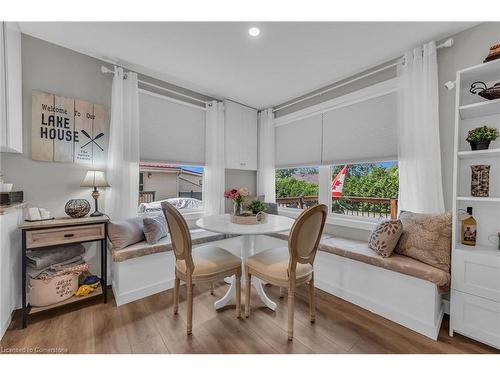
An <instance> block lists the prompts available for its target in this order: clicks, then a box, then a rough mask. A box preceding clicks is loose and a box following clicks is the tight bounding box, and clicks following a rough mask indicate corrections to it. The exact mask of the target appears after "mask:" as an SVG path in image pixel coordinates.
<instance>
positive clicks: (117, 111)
mask: <svg viewBox="0 0 500 375" xmlns="http://www.w3.org/2000/svg"><path fill="white" fill-rule="evenodd" d="M107 178H108V182H109V184H110V185H111V188H109V189H108V191H107V192H106V198H105V204H106V206H105V208H106V213H107V214H108V215H109V217H110V218H111V219H112V220H123V219H127V218H130V217H133V216H137V206H138V202H139V92H138V87H137V74H136V73H131V72H128V73H126V75H124V73H123V69H122V68H119V67H115V76H114V78H113V86H112V96H111V124H110V134H109V147H108V163H107Z"/></svg>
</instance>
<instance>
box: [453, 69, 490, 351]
mask: <svg viewBox="0 0 500 375" xmlns="http://www.w3.org/2000/svg"><path fill="white" fill-rule="evenodd" d="M476 81H482V82H485V83H486V84H487V85H488V86H491V85H492V84H494V83H496V82H499V81H500V60H496V61H491V62H489V63H486V64H481V65H476V66H473V67H470V68H467V69H463V70H461V71H458V72H457V81H456V108H455V159H454V169H453V175H454V189H453V198H454V199H453V245H452V265H451V300H450V335H453V334H454V332H457V333H460V334H463V335H465V336H468V337H471V338H473V339H475V340H478V341H481V342H483V343H485V344H488V345H491V346H494V347H496V348H499V349H500V250H497V245H495V244H494V241H495V240H498V237H497V234H498V232H500V140H496V141H494V142H492V143H491V145H490V149H489V150H480V151H470V147H469V146H468V144H467V142H466V141H465V138H466V136H467V132H468V131H469V130H471V129H473V128H476V127H478V126H483V125H487V126H490V127H497V128H500V99H497V100H486V99H483V98H481V97H480V96H478V95H474V94H472V93H470V92H469V88H470V85H471V84H472V83H473V82H476ZM477 164H487V165H490V196H489V197H473V196H471V195H470V185H471V183H470V180H471V171H470V166H471V165H477ZM467 207H472V208H473V216H474V218H475V219H476V221H477V244H476V246H467V245H462V244H461V243H460V231H461V228H460V224H461V222H460V213H461V212H462V210H465V209H466V208H467Z"/></svg>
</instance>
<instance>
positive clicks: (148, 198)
mask: <svg viewBox="0 0 500 375" xmlns="http://www.w3.org/2000/svg"><path fill="white" fill-rule="evenodd" d="M155 193H156V192H155V191H140V192H139V204H140V203H151V202H154V201H155Z"/></svg>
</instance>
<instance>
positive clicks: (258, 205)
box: [247, 199, 266, 215]
mask: <svg viewBox="0 0 500 375" xmlns="http://www.w3.org/2000/svg"><path fill="white" fill-rule="evenodd" d="M247 208H248V209H249V210H250V211H252V213H253V214H255V215H256V214H258V213H259V212H261V211H265V210H266V205H265V203H264V202H261V201H259V200H258V199H254V200H253V201H251V202H250V203H249V204H248V206H247Z"/></svg>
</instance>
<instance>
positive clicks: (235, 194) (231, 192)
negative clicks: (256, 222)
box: [224, 188, 250, 216]
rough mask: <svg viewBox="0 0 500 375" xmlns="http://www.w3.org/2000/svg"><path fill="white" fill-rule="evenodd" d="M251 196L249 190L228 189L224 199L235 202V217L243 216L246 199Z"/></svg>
mask: <svg viewBox="0 0 500 375" xmlns="http://www.w3.org/2000/svg"><path fill="white" fill-rule="evenodd" d="M249 195H250V191H248V189H247V188H240V189H235V188H232V189H227V190H226V191H225V192H224V198H226V199H231V200H232V201H233V215H236V216H238V215H241V205H242V203H243V201H244V200H245V198H246V197H248V196H249Z"/></svg>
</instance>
